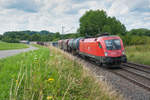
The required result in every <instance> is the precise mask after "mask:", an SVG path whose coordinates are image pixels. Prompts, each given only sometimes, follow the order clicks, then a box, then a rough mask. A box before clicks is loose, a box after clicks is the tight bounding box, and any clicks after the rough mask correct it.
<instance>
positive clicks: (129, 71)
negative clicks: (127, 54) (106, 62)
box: [110, 62, 150, 91]
mask: <svg viewBox="0 0 150 100" xmlns="http://www.w3.org/2000/svg"><path fill="white" fill-rule="evenodd" d="M121 67H122V68H120V69H118V70H110V71H111V72H113V73H114V74H116V75H118V76H121V77H123V78H124V79H126V80H128V81H130V82H132V83H134V84H136V85H138V86H140V87H142V88H144V89H146V90H148V91H150V66H147V65H141V64H135V63H130V62H128V63H125V64H122V66H121Z"/></svg>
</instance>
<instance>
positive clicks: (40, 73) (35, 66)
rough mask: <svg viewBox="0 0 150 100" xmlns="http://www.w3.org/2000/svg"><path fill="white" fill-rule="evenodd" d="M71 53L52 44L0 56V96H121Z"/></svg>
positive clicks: (83, 99)
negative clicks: (16, 53) (95, 76)
mask: <svg viewBox="0 0 150 100" xmlns="http://www.w3.org/2000/svg"><path fill="white" fill-rule="evenodd" d="M72 58H73V57H72V56H71V55H69V54H67V53H64V52H62V51H60V50H59V49H56V48H54V47H50V48H45V47H39V49H38V50H35V51H30V52H27V53H22V54H19V55H17V56H12V57H8V58H5V59H1V60H0V73H1V74H0V78H1V80H0V99H10V100H121V99H122V97H121V96H119V95H118V94H116V93H115V92H114V91H112V90H111V89H110V88H109V86H108V85H106V84H105V83H104V82H101V83H100V82H99V81H97V80H96V79H95V78H94V75H92V74H91V73H90V72H89V71H88V70H86V69H84V67H83V66H82V65H81V64H79V63H77V62H76V61H75V60H74V59H72Z"/></svg>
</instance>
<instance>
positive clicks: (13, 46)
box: [0, 41, 29, 50]
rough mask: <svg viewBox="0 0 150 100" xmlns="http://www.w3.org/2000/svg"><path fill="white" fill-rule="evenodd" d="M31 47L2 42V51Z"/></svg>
mask: <svg viewBox="0 0 150 100" xmlns="http://www.w3.org/2000/svg"><path fill="white" fill-rule="evenodd" d="M28 47H29V46H28V45H26V44H20V43H6V42H1V41H0V50H11V49H23V48H28Z"/></svg>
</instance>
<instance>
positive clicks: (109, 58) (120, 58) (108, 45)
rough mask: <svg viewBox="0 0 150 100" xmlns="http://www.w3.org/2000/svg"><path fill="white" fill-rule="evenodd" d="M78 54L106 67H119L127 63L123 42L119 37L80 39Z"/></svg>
mask: <svg viewBox="0 0 150 100" xmlns="http://www.w3.org/2000/svg"><path fill="white" fill-rule="evenodd" d="M78 53H79V54H80V55H82V56H85V57H89V58H92V59H94V60H95V61H96V62H99V63H100V64H106V65H118V64H121V63H125V62H126V61H127V58H126V55H125V51H124V47H123V42H122V40H121V39H120V37H118V36H111V35H108V36H100V37H98V38H87V39H80V42H79V50H78Z"/></svg>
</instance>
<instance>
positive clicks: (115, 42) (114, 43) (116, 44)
mask: <svg viewBox="0 0 150 100" xmlns="http://www.w3.org/2000/svg"><path fill="white" fill-rule="evenodd" d="M105 44H106V48H107V50H120V49H121V43H120V40H119V39H112V40H105Z"/></svg>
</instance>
